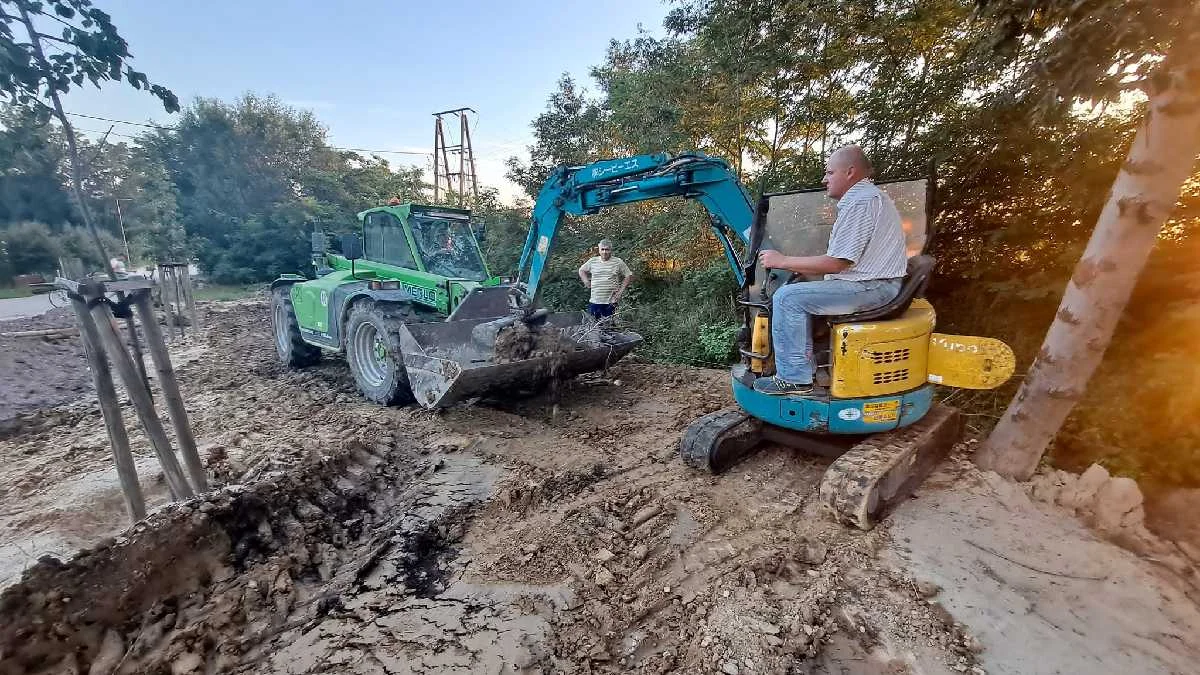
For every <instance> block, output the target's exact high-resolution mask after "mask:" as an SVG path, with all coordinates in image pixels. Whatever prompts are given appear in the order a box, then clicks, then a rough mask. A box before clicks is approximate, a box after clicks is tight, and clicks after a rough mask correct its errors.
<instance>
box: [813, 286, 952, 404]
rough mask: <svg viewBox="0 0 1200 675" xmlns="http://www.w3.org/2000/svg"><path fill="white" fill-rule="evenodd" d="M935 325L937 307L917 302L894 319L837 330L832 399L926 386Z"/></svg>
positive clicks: (833, 338) (840, 326)
mask: <svg viewBox="0 0 1200 675" xmlns="http://www.w3.org/2000/svg"><path fill="white" fill-rule="evenodd" d="M934 321H935V315H934V311H933V305H930V304H929V302H928V301H926V300H925V299H923V298H917V299H915V300H913V302H912V305H911V306H910V307H909V308H908V311H906V312H905V313H904V314H903V315H901V316H899V317H897V318H895V319H888V320H887V321H868V322H865V323H843V324H838V325H836V326H834V327H833V335H832V336H831V340H830V342H831V345H830V346H831V350H830V351H831V354H830V356H831V358H832V368H831V370H832V378H833V382H832V386H831V389H830V393H831V394H832V395H833V396H834V398H862V397H867V396H884V395H887V394H895V393H898V392H902V391H908V390H909V389H916V388H917V387H919V386H921V385H923V384H925V382H926V373H927V372H928V370H927V366H928V359H929V349H930V347H929V337H930V335H931V334H932V333H933V325H934Z"/></svg>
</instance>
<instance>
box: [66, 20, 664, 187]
mask: <svg viewBox="0 0 1200 675" xmlns="http://www.w3.org/2000/svg"><path fill="white" fill-rule="evenodd" d="M94 4H95V5H96V6H98V7H99V8H101V9H102V10H104V11H105V12H108V13H109V14H110V15H111V16H112V19H113V23H114V25H116V27H117V30H118V31H119V32H120V33H121V35H122V37H124V38H125V40H126V41H127V42H128V43H129V46H130V51H131V52H132V53H133V56H134V58H133V60H132V62H131V63H132V65H133V67H134V68H136V69H137V70H140V71H142V72H144V73H146V74H147V75H148V76H149V77H150V80H151V81H152V82H154V83H157V84H161V85H164V86H166V87H168V88H170V89H171V90H172V91H174V92H175V94H176V95H177V96H178V97H179V99H180V103H181V104H184V105H186V104H187V103H188V102H190V101H191V100H193V99H194V98H195V97H197V96H203V97H208V98H219V99H223V100H227V101H228V100H233V99H235V98H237V97H238V96H240V95H242V94H243V93H246V92H254V93H256V94H261V95H267V94H274V95H276V96H277V97H278V98H279V99H280V100H282V101H284V102H285V103H288V104H289V105H292V106H294V107H298V108H306V109H309V110H311V111H312V112H313V113H314V114H315V115H316V116H317V118H318V119H320V120H321V122H322V123H323V124H324V125H325V126H326V127H327V128H328V130H329V141H330V143H331V144H332V145H335V146H340V147H351V148H368V149H378V150H404V151H412V152H422V153H432V149H433V122H434V118H433V116H432V113H435V112H439V111H442V110H449V109H454V108H460V107H470V108H473V109H475V110H476V111H477V113H478V114H477V115H471V117H470V121H471V123H472V126H471V137H472V141H473V146H474V148H475V154H476V157H477V167H478V173H479V178H480V183H481V184H483V185H490V186H494V187H496V188H498V189H499V190H500V194H501V197H502V198H504V199H505V200H506V201H507V200H511V199H512V198H514V197H515V196H517V195H518V194H519V190H518V189H517V187H516V186H515V185H513V184H511V183H509V182H508V181H507V180H505V179H504V160H505V158H507V157H509V156H511V155H518V156H521V157H526V156H527V154H528V153H527V152H526V150H525V148H526V146H527V145H528V144H529V143H530V142H531V141H532V134H531V131H530V126H529V124H530V122H532V121H533V119H534V118H535V117H536V116H537V115H538V114H539V113H540V112H541V111H542V110H543V109H544V108H545V104H546V99H547V97H548V96H549V95H550V94H551V93H552V92H553V91H554V89H555V88H556V83H557V81H558V79H559V77H561V76H562V74H563V73H569V74H571V75H572V76H574V77H575V78H576V79H577V80H579V81H581V82H585V83H587V86H588V87H589V88H592V83H591V80H590V78H589V77H588V70H589V68H590V67H591V66H593V65H597V64H599V63H601V62H602V61H603V59H604V56H605V52H606V50H607V48H608V43H609V40H610V39H613V38H616V39H622V40H623V39H628V38H633V37H636V36H637V34H638V31H639V29H641V30H645V31H646V32H649V33H651V34H655V35H661V34H662V19H663V17H664V16H665V15H666V12H667V11H668V9H669V8H668V7H667V6H666V5H665V4H663V3H662V2H659V1H658V0H604V1H603V2H588V3H585V2H578V3H576V2H561V1H557V2H556V1H554V0H521V1H518V2H512V3H508V2H486V1H484V0H460V1H459V2H449V1H443V2H428V1H419V2H413V1H411V0H396V1H393V2H385V1H383V0H375V1H373V2H366V1H361V0H346V1H344V2H328V1H326V2H312V1H310V0H240V1H234V0H202V1H195V0H95V3H94ZM63 105H64V107H65V108H66V110H67V111H68V112H73V113H82V114H88V115H94V116H98V117H109V118H113V119H119V120H132V121H141V122H147V121H150V122H153V123H155V124H163V125H170V124H171V123H172V120H173V118H174V117H175V115H170V114H168V113H166V112H165V111H163V109H162V106H161V104H160V103H159V102H158V101H157V99H155V98H154V97H153V96H151V95H149V94H147V93H145V92H142V91H137V90H134V89H133V88H132V87H130V86H128V84H117V83H108V84H107V85H106V86H105V88H104V89H102V90H98V89H96V88H94V87H92V86H91V85H85V86H84V87H82V88H80V89H78V90H75V91H73V92H71V93H69V94H68V95H67V96H66V98H65V99H64V102H63ZM73 121H74V122H75V123H77V124H78V126H79V127H80V129H82V130H87V131H88V133H89V135H91V136H96V135H99V134H97V133H94V132H103V131H105V130H107V129H108V127H109V126H110V124H109V123H108V122H102V121H98V120H90V119H85V118H78V117H76V118H74V120H73ZM455 129H457V127H455ZM139 130H140V129H139V128H138V127H135V126H126V125H120V124H118V125H116V127H115V128H114V129H113V131H114V133H125V134H131V135H132V134H136V133H138V131H139ZM456 133H457V132H456ZM118 140H119V139H118ZM382 156H384V157H386V158H387V159H388V160H389V161H390V162H392V163H393V164H397V163H399V164H413V165H417V166H421V167H423V168H425V169H427V170H430V171H431V167H432V164H431V163H430V159H429V158H428V157H426V156H421V155H399V154H384V155H382ZM427 178H428V179H430V180H431V179H432V173H430V174H429V176H428V177H427Z"/></svg>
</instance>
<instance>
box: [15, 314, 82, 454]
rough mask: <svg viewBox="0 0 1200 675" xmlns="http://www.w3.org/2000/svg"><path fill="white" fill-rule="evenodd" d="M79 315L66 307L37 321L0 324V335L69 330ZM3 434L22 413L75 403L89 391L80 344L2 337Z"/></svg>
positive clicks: (38, 338) (28, 319) (74, 340)
mask: <svg viewBox="0 0 1200 675" xmlns="http://www.w3.org/2000/svg"><path fill="white" fill-rule="evenodd" d="M74 325H75V315H74V313H73V312H72V311H71V310H70V309H68V308H61V309H54V310H51V311H50V312H47V313H46V314H43V315H41V316H38V317H30V318H27V319H11V320H8V321H0V333H15V332H21V331H35V330H44V329H49V328H69V327H71V326H74ZM0 374H3V375H4V377H0V435H3V434H5V433H6V432H7V430H8V429H10V428H12V427H13V426H14V425H15V424H16V421H17V419H18V418H19V417H20V415H21V414H22V413H29V412H33V411H36V410H41V409H45V408H50V407H54V406H57V405H62V404H64V403H68V402H70V401H73V400H75V399H77V398H79V397H80V396H82V395H84V394H86V393H87V392H89V391H90V390H91V386H92V381H91V378H90V376H89V375H88V370H87V360H86V359H85V358H84V355H83V346H82V344H81V343H80V342H79V340H78V339H69V338H68V339H64V338H53V337H3V336H0Z"/></svg>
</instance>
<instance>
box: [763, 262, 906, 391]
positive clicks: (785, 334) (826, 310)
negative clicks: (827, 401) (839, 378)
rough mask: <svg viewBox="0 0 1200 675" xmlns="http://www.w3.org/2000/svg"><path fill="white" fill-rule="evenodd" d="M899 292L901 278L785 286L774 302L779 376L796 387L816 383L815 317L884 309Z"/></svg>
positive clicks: (773, 338)
mask: <svg viewBox="0 0 1200 675" xmlns="http://www.w3.org/2000/svg"><path fill="white" fill-rule="evenodd" d="M899 292H900V280H899V279H875V280H871V281H845V280H842V279H827V280H823V281H801V282H797V283H794V284H788V285H786V286H783V287H781V288H780V289H779V290H777V291H775V295H774V296H772V301H771V305H772V311H771V343H772V345H773V346H774V348H775V374H776V375H778V376H779V377H780V378H781V379H783V380H784V381H786V382H791V383H793V384H811V383H812V381H813V346H812V319H811V316H812V315H814V314H816V315H818V316H830V315H838V314H851V313H853V312H861V311H863V310H867V309H874V308H876V307H882V306H884V305H886V304H887V303H889V302H891V301H892V299H893V298H895V297H896V295H897V294H898V293H899Z"/></svg>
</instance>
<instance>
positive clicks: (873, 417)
mask: <svg viewBox="0 0 1200 675" xmlns="http://www.w3.org/2000/svg"><path fill="white" fill-rule="evenodd" d="M862 419H863V422H864V423H865V424H880V423H882V422H895V421H896V420H898V419H900V401H899V400H895V401H876V402H874V403H864V404H863V417H862Z"/></svg>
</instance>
